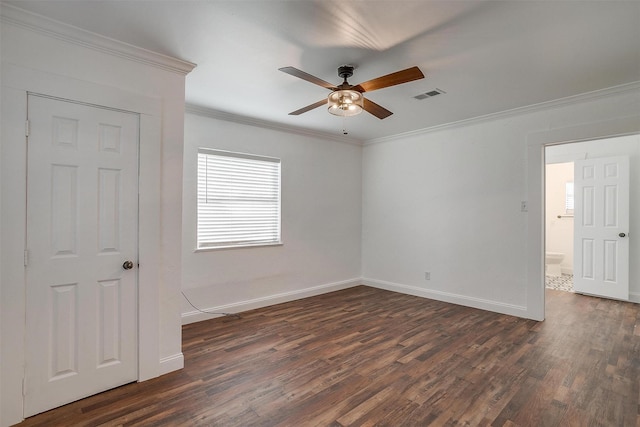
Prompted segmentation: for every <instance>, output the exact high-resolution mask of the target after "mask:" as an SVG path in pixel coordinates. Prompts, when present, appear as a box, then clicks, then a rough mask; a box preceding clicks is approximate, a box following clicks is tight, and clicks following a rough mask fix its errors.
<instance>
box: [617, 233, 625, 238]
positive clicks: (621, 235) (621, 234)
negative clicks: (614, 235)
mask: <svg viewBox="0 0 640 427" xmlns="http://www.w3.org/2000/svg"><path fill="white" fill-rule="evenodd" d="M618 236H620V237H624V236H626V234H624V233H620V234H618Z"/></svg>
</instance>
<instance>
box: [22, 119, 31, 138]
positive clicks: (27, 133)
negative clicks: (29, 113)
mask: <svg viewBox="0 0 640 427" xmlns="http://www.w3.org/2000/svg"><path fill="white" fill-rule="evenodd" d="M30 130H31V125H30V124H29V120H27V121H26V122H24V136H29V131H30Z"/></svg>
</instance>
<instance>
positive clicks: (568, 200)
mask: <svg viewBox="0 0 640 427" xmlns="http://www.w3.org/2000/svg"><path fill="white" fill-rule="evenodd" d="M564 194H565V197H564V210H565V213H567V214H572V213H573V182H567V183H566V184H565V193H564Z"/></svg>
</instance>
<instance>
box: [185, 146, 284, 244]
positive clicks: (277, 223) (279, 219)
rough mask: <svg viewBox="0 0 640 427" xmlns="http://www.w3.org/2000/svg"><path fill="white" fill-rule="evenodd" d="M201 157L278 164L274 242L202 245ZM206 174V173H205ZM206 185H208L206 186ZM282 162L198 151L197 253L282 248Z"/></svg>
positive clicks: (208, 149)
mask: <svg viewBox="0 0 640 427" xmlns="http://www.w3.org/2000/svg"><path fill="white" fill-rule="evenodd" d="M201 155H211V156H217V157H222V158H225V160H227V161H228V160H229V159H234V158H235V159H246V160H253V161H259V162H265V163H271V164H277V165H278V167H277V184H276V186H277V188H275V190H276V191H275V193H276V197H277V200H276V203H277V208H276V217H277V219H276V221H274V225H275V226H276V232H275V238H274V240H272V241H264V240H261V241H259V240H254V241H251V240H248V241H244V242H238V241H226V242H220V243H217V244H216V243H209V244H206V242H205V243H204V244H203V243H201V242H202V240H201V238H200V230H199V229H200V217H201V212H200V203H201V195H200V186H201V185H202V183H201V181H200V176H201V171H200V167H201V165H200V156H201ZM205 173H206V172H205ZM205 185H206V184H205ZM282 245H283V241H282V160H281V159H280V158H277V157H269V156H263V155H256V154H251V153H241V152H234V151H226V150H219V149H213V148H205V147H199V148H198V150H197V161H196V249H195V252H208V251H216V250H222V249H242V248H255V247H265V246H282Z"/></svg>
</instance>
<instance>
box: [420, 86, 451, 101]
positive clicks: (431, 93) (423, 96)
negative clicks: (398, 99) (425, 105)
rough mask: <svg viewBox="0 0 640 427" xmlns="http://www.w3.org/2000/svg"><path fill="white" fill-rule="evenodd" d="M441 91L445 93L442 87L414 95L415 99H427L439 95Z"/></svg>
mask: <svg viewBox="0 0 640 427" xmlns="http://www.w3.org/2000/svg"><path fill="white" fill-rule="evenodd" d="M441 93H446V92H445V91H443V90H442V89H437V88H436V89H434V90H432V91H429V92H425V93H421V94H420V95H416V96H414V98H415V99H419V100H423V99H427V98H432V97H434V96H437V95H440V94H441Z"/></svg>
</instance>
